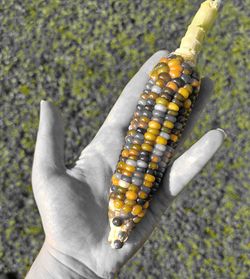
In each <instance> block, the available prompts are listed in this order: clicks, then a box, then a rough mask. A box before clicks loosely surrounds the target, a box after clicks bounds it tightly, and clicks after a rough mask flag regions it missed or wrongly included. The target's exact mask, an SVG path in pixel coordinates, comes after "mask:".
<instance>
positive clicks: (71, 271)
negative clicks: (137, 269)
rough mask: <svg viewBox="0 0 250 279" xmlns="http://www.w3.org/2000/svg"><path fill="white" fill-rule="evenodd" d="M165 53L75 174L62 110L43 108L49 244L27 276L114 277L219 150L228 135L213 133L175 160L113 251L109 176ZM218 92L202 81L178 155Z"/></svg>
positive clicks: (41, 154)
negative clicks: (68, 163)
mask: <svg viewBox="0 0 250 279" xmlns="http://www.w3.org/2000/svg"><path fill="white" fill-rule="evenodd" d="M165 55H167V52H166V51H158V52H157V53H155V54H154V55H153V56H152V57H151V58H150V59H149V60H148V61H147V62H146V63H145V64H144V65H143V66H142V67H141V68H140V70H139V71H138V73H137V74H136V75H135V76H134V77H133V78H132V79H131V80H130V82H129V83H128V84H127V85H126V87H125V88H124V90H123V92H122V94H121V95H120V97H119V98H118V100H117V102H116V103H115V105H114V106H113V108H112V110H111V111H110V113H109V115H108V117H107V118H106V120H105V122H104V123H103V125H102V126H101V128H100V130H99V131H98V133H97V134H96V136H95V137H94V139H93V140H92V141H91V142H90V143H89V144H88V145H87V147H85V148H84V150H83V151H82V152H81V155H80V157H79V159H78V160H77V162H76V163H75V166H74V167H73V168H72V169H66V167H65V165H64V131H63V123H62V119H61V117H60V114H59V111H58V109H57V108H56V107H54V106H53V105H52V104H51V103H49V102H45V101H42V102H41V111H40V124H39V131H38V135H37V142H36V149H35V155H34V162H33V169H32V185H33V192H34V196H35V200H36V203H37V206H38V209H39V212H40V215H41V219H42V224H43V228H44V231H45V241H44V245H43V247H42V249H41V251H40V253H39V255H38V257H37V259H36V261H35V262H34V264H33V265H32V267H31V270H30V271H29V273H28V275H27V277H26V278H112V276H113V275H114V273H115V272H117V271H118V270H119V269H120V268H121V267H122V266H123V265H124V264H125V263H126V262H127V261H128V259H129V258H131V257H132V256H133V254H134V253H135V252H136V251H137V250H138V249H139V248H140V247H141V246H142V245H143V243H144V242H145V241H146V240H147V239H148V237H149V236H150V234H151V233H152V231H153V229H154V228H155V227H156V226H157V224H158V223H159V221H160V218H161V216H162V214H163V213H164V212H165V210H166V209H167V207H168V206H169V205H170V204H171V202H172V201H173V200H174V199H175V197H176V196H177V195H178V194H179V193H180V192H181V191H182V189H183V188H184V186H185V185H187V184H188V183H189V181H190V180H191V179H192V178H193V177H194V176H196V175H197V174H198V173H199V172H200V171H201V170H202V168H203V167H204V166H205V165H206V163H207V162H208V161H209V160H210V159H211V157H212V156H213V155H214V154H215V152H216V151H217V150H218V148H219V147H220V146H221V144H222V142H223V139H224V137H225V134H224V132H223V130H221V129H215V130H211V131H209V132H208V133H206V134H205V135H204V136H203V137H202V138H201V139H200V140H198V141H197V142H196V143H195V144H194V145H193V146H192V147H191V148H190V149H188V150H187V151H186V152H185V153H184V154H183V155H181V156H180V157H179V158H178V159H176V160H173V162H172V165H171V166H170V167H169V168H168V169H167V172H166V174H165V176H164V178H163V181H162V185H161V187H160V189H159V191H158V192H157V193H156V194H155V197H154V198H153V200H152V202H151V203H150V207H149V209H148V211H147V214H146V216H145V217H144V218H143V220H142V221H141V222H140V224H138V225H137V226H136V228H135V229H134V230H133V232H132V233H131V235H130V237H129V239H128V241H127V242H126V243H125V245H124V246H123V248H122V249H120V250H114V249H112V248H111V246H110V244H109V243H108V240H107V239H108V233H109V222H108V215H107V212H108V195H109V187H110V180H111V176H112V174H113V171H114V170H115V167H116V163H117V161H118V157H119V154H120V151H121V148H122V145H123V144H124V137H125V133H126V131H127V128H128V126H129V122H130V120H131V118H132V115H133V112H134V111H135V107H136V104H137V101H138V98H139V95H140V94H141V92H142V90H143V88H144V86H145V84H146V82H147V79H148V73H149V72H150V71H151V69H152V68H153V66H154V65H155V64H156V63H157V62H158V61H159V59H160V58H161V57H162V56H165ZM212 90H213V85H212V82H211V81H210V80H209V79H208V78H204V79H202V82H201V92H200V95H199V97H198V99H197V102H196V104H195V106H194V109H193V111H192V113H191V115H190V118H189V120H188V124H187V126H186V128H185V130H184V133H183V136H182V139H181V140H180V142H179V145H178V148H177V150H178V149H179V148H180V146H181V144H182V143H183V142H184V140H185V138H186V137H187V136H188V134H189V133H190V132H191V130H192V128H193V126H194V123H195V121H196V120H197V119H198V118H199V114H200V113H201V111H202V109H203V107H204V105H205V104H206V102H207V101H208V98H209V96H210V95H211V93H212ZM42 272H45V273H46V276H45V275H44V277H43V275H41V274H42ZM39 274H40V275H39ZM66 274H67V275H66Z"/></svg>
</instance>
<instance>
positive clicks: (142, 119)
mask: <svg viewBox="0 0 250 279" xmlns="http://www.w3.org/2000/svg"><path fill="white" fill-rule="evenodd" d="M140 120H141V121H143V122H146V123H148V122H149V121H150V119H149V118H148V117H146V116H141V117H140Z"/></svg>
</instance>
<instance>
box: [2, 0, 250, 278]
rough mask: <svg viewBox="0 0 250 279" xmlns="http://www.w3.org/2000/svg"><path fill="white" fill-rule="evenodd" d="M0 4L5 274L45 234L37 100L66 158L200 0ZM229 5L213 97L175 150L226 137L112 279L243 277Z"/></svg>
mask: <svg viewBox="0 0 250 279" xmlns="http://www.w3.org/2000/svg"><path fill="white" fill-rule="evenodd" d="M1 2H2V4H1V6H0V62H1V63H0V80H1V82H0V92H1V93H0V94H1V102H0V133H1V134H0V158H1V160H0V169H1V171H0V187H1V188H0V226H1V227H0V228H1V233H0V240H1V241H0V271H2V272H8V271H17V272H18V274H19V276H20V278H23V277H24V275H25V274H26V272H27V270H28V268H29V266H30V265H31V263H32V262H33V260H34V258H35V256H36V254H37V253H38V251H39V249H40V247H41V244H42V242H43V239H44V235H43V231H42V227H41V221H40V217H39V214H38V210H37V208H36V205H35V202H34V198H33V194H32V188H31V176H30V174H31V166H32V157H33V151H34V145H35V140H36V132H37V127H38V120H39V118H38V117H39V103H40V100H41V99H47V100H50V101H53V102H54V103H55V104H56V105H58V106H59V107H60V110H61V112H62V115H63V118H64V121H65V130H66V135H65V146H66V154H65V157H66V162H67V165H71V164H72V163H73V162H74V160H75V159H76V156H77V155H78V154H79V150H80V149H81V148H83V147H84V146H86V145H87V144H88V142H89V141H90V140H91V139H92V138H93V137H94V135H95V133H96V132H97V131H98V128H99V127H100V126H101V124H102V123H103V121H104V119H105V117H106V116H107V114H108V112H109V111H110V109H111V107H112V106H113V104H114V103H115V101H116V100H117V98H118V97H119V94H120V93H121V91H122V88H123V87H124V86H125V85H126V83H127V82H128V81H129V79H130V78H131V77H132V76H133V75H134V74H135V73H136V71H137V70H138V69H139V67H140V66H141V65H142V64H143V63H144V62H145V60H146V59H148V58H149V57H150V56H151V55H152V54H153V53H154V52H156V51H157V50H159V49H168V50H170V51H173V50H175V49H176V48H177V47H178V45H179V43H180V40H181V38H182V36H183V35H184V33H185V29H186V27H187V24H188V23H190V20H191V18H192V16H193V15H194V13H195V12H196V10H197V8H198V7H199V5H200V3H201V2H202V1H201V0H199V1H198V0H195V1H187V0H178V1H166V0H158V1H148V0H143V1H138V0H135V1H127V0H123V1H121V0H117V1H114V0H110V1H96V0H94V1H80V0H75V1H66V0H51V1H41V0H23V1H14V0H8V1H7V0H3V1H1ZM224 2H225V3H224V7H223V10H222V11H221V14H220V15H219V18H218V20H217V22H216V24H215V26H214V28H213V30H212V31H211V33H210V34H209V36H208V38H207V40H206V46H205V47H204V48H203V51H202V55H201V57H200V64H199V68H200V69H201V71H202V74H203V75H208V76H210V77H211V78H212V79H213V80H214V82H215V92H214V94H213V96H212V98H211V99H210V102H209V103H208V104H207V106H206V108H205V110H204V112H203V114H202V117H201V118H200V119H199V120H198V121H197V124H196V126H195V128H194V131H193V133H192V135H190V137H189V139H188V140H187V141H186V142H185V144H184V146H183V147H182V149H181V151H184V150H185V149H186V148H188V147H189V146H190V145H191V144H193V143H194V142H195V141H196V140H197V139H199V138H200V137H201V136H202V135H203V134H204V133H205V132H207V131H208V130H210V129H212V128H217V127H221V128H223V129H225V131H226V133H227V135H228V137H227V139H226V141H225V142H224V145H223V147H222V148H221V149H220V150H219V151H218V153H217V154H216V155H215V156H214V158H213V159H212V161H211V162H210V163H209V164H208V165H207V166H206V168H205V169H204V170H203V171H202V172H201V173H200V175H199V176H198V177H196V178H195V179H194V180H193V181H192V182H191V183H190V185H188V189H187V191H185V192H184V193H183V194H182V195H181V196H180V197H179V198H178V199H177V200H176V201H175V202H174V203H173V205H172V206H171V207H170V208H169V210H168V211H167V212H166V214H164V216H163V217H162V222H161V224H160V226H159V228H158V229H157V230H155V232H154V233H153V235H152V236H151V238H150V239H149V240H148V241H147V242H146V244H145V245H144V247H143V248H142V249H141V250H140V251H139V252H138V253H137V254H136V255H135V256H134V257H133V259H132V260H131V261H130V262H129V263H127V264H126V266H124V268H123V269H122V270H121V272H120V274H119V278H138V279H140V278H147V279H154V278H178V279H179V278H238V279H243V278H249V265H250V259H249V252H250V241H249V229H250V223H249V217H250V210H249V206H248V205H247V202H249V200H250V199H249V198H250V196H249V181H250V174H249V173H250V172H249V161H250V160H249V158H250V136H249V130H250V109H249V108H250V98H249V83H250V78H249V69H250V64H249V60H248V59H249V45H250V36H249V35H250V10H249V5H250V1H249V0H245V1H239V0H233V1H224Z"/></svg>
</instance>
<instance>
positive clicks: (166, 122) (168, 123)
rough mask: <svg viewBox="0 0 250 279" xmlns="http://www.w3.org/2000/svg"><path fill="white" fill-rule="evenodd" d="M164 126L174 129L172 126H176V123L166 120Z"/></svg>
mask: <svg viewBox="0 0 250 279" xmlns="http://www.w3.org/2000/svg"><path fill="white" fill-rule="evenodd" d="M163 126H164V127H167V128H169V129H172V128H174V123H173V122H171V121H168V120H166V121H164V122H163Z"/></svg>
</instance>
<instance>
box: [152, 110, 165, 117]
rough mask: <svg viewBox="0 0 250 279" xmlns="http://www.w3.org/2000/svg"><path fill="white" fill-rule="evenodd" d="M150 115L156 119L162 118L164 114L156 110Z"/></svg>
mask: <svg viewBox="0 0 250 279" xmlns="http://www.w3.org/2000/svg"><path fill="white" fill-rule="evenodd" d="M152 113H153V116H156V117H164V116H165V113H164V112H162V111H160V110H157V109H154V110H153V111H152Z"/></svg>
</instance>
